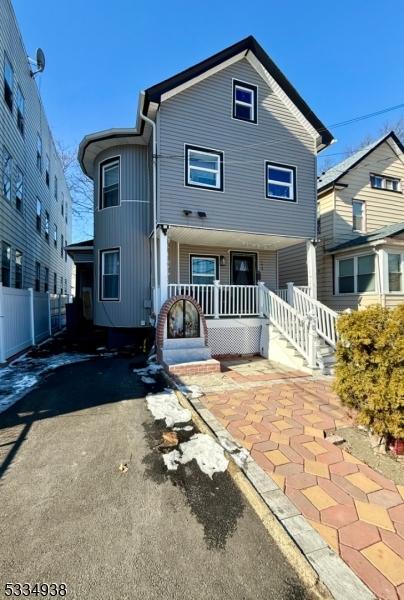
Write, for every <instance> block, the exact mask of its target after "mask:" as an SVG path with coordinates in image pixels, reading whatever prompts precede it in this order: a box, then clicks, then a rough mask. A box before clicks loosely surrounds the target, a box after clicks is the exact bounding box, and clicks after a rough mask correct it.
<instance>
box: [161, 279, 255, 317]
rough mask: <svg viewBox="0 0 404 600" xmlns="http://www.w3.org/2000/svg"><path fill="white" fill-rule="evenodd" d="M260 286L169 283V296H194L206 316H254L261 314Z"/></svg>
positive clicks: (216, 283)
mask: <svg viewBox="0 0 404 600" xmlns="http://www.w3.org/2000/svg"><path fill="white" fill-rule="evenodd" d="M260 287H261V286H258V285H221V284H220V283H219V282H218V281H216V282H215V283H214V284H213V285H211V284H210V285H209V284H195V283H169V284H168V297H169V298H172V297H173V296H178V295H186V296H191V297H192V298H194V299H195V300H196V301H197V302H198V304H199V305H200V306H201V308H202V310H203V312H204V314H205V316H207V317H214V318H215V319H218V318H219V317H230V316H233V317H236V316H237V317H253V316H258V315H259V314H260V303H259V296H260V291H259V290H260Z"/></svg>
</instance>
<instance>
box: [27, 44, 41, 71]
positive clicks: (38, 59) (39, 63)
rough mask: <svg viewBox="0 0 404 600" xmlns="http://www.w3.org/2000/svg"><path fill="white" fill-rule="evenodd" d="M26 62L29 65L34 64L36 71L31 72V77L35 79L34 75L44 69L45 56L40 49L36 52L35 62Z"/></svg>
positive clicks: (30, 59) (30, 60) (31, 60)
mask: <svg viewBox="0 0 404 600" xmlns="http://www.w3.org/2000/svg"><path fill="white" fill-rule="evenodd" d="M28 60H29V62H30V63H32V64H36V67H37V70H36V71H32V70H31V77H35V75H37V74H38V73H42V71H43V70H44V69H45V54H44V51H43V50H42V48H38V50H37V51H36V59H35V60H33V59H32V58H29V59H28Z"/></svg>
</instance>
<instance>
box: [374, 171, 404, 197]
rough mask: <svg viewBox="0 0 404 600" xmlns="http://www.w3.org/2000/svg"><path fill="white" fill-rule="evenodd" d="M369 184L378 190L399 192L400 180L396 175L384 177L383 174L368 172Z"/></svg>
mask: <svg viewBox="0 0 404 600" xmlns="http://www.w3.org/2000/svg"><path fill="white" fill-rule="evenodd" d="M370 185H371V187H372V188H375V189H378V190H388V191H389V192H401V181H400V179H398V178H397V177H386V176H385V175H375V174H374V173H371V174H370Z"/></svg>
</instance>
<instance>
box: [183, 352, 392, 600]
mask: <svg viewBox="0 0 404 600" xmlns="http://www.w3.org/2000/svg"><path fill="white" fill-rule="evenodd" d="M222 370H223V372H222V373H218V374H217V375H212V374H211V375H209V376H203V375H200V376H187V377H182V378H181V380H182V381H183V382H184V383H186V384H187V385H190V384H197V385H199V386H200V387H201V388H202V390H203V392H204V393H205V395H204V396H203V397H202V398H201V400H202V402H203V404H204V405H205V406H206V407H207V408H208V409H209V410H210V411H211V413H212V414H213V415H214V416H215V417H216V419H217V420H218V421H219V422H220V423H221V425H222V426H224V427H225V428H226V429H227V431H228V432H229V433H230V434H231V435H232V436H233V437H234V439H236V440H237V441H239V442H240V443H241V444H242V445H243V446H244V447H245V448H247V449H248V450H249V451H250V453H251V457H252V458H253V459H254V460H255V462H256V463H258V464H259V465H260V466H261V467H262V468H263V469H264V470H265V472H266V473H267V474H268V475H269V476H270V477H271V478H272V479H273V480H274V481H275V482H276V483H277V484H278V486H279V487H280V488H281V489H282V490H283V491H284V492H285V494H286V495H287V496H288V498H289V499H290V500H291V501H292V502H293V503H294V505H295V506H296V507H297V508H298V509H299V510H300V512H301V513H302V514H303V515H304V517H306V519H307V520H308V521H309V523H310V524H311V525H312V526H313V527H314V528H315V529H316V530H317V531H318V533H319V534H320V535H321V536H322V538H323V539H324V540H325V541H326V542H327V543H328V545H329V546H330V547H331V548H333V549H334V550H335V552H337V553H338V554H339V555H340V556H341V557H342V559H343V560H344V561H345V562H346V563H347V564H348V565H349V567H350V568H351V569H352V570H353V571H354V572H355V573H356V574H357V575H358V576H359V578H360V579H362V581H363V582H364V583H365V584H366V585H367V586H368V587H369V588H370V589H371V590H372V591H373V593H374V594H375V595H376V596H377V597H379V598H383V599H384V600H398V599H400V600H401V599H404V501H403V500H404V486H399V485H395V484H394V483H393V482H392V481H390V480H389V479H387V478H385V477H383V476H382V475H381V474H379V473H378V472H376V471H375V470H373V469H371V468H370V467H368V466H367V465H366V464H364V463H363V462H361V461H360V460H357V459H356V458H354V457H353V456H351V455H350V454H348V453H347V452H345V451H344V450H341V449H340V448H338V447H337V446H335V445H333V444H332V443H331V442H329V441H327V440H326V439H324V436H325V433H327V434H329V433H330V432H334V431H335V430H337V429H339V428H343V427H347V426H351V425H352V420H351V419H350V418H349V416H348V414H347V412H346V410H345V409H344V408H343V407H342V406H341V404H340V401H339V399H338V396H337V395H336V394H334V393H333V391H332V390H331V386H330V380H329V379H328V378H325V377H311V376H308V375H307V374H305V373H302V372H296V371H284V370H283V369H280V368H275V367H273V366H271V364H270V363H269V362H268V361H266V360H264V359H254V360H252V361H242V360H233V361H230V360H229V361H223V362H222Z"/></svg>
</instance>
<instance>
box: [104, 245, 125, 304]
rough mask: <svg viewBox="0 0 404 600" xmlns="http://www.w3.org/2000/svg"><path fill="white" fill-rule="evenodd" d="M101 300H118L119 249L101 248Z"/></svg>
mask: <svg viewBox="0 0 404 600" xmlns="http://www.w3.org/2000/svg"><path fill="white" fill-rule="evenodd" d="M100 262H101V269H100V271H101V281H100V297H101V300H119V297H120V271H121V267H120V250H119V248H113V249H111V250H101V253H100Z"/></svg>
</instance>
